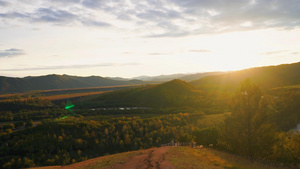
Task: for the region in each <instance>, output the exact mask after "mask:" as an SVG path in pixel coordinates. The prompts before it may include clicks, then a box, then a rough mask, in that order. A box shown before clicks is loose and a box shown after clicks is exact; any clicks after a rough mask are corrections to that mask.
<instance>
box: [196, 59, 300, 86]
mask: <svg viewBox="0 0 300 169" xmlns="http://www.w3.org/2000/svg"><path fill="white" fill-rule="evenodd" d="M247 78H249V79H250V80H251V81H252V82H253V83H255V84H257V85H259V86H261V87H262V88H264V89H271V88H275V87H283V86H293V85H299V84H300V62H298V63H292V64H282V65H277V66H265V67H256V68H250V69H244V70H240V71H234V72H229V73H224V74H219V75H213V76H206V77H203V78H201V79H198V80H195V81H192V82H191V84H193V85H195V86H198V87H200V88H202V89H213V88H214V89H224V90H235V89H236V88H237V87H238V86H239V84H240V82H241V81H243V80H245V79H247Z"/></svg>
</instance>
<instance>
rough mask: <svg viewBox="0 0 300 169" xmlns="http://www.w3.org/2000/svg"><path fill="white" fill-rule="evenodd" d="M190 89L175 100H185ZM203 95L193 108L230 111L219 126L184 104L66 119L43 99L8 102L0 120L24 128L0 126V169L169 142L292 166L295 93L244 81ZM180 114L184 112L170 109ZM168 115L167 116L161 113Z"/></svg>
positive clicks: (297, 138)
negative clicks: (273, 92) (230, 88)
mask: <svg viewBox="0 0 300 169" xmlns="http://www.w3.org/2000/svg"><path fill="white" fill-rule="evenodd" d="M175 82H176V84H181V82H180V83H178V82H177V81H175ZM168 85H169V84H168ZM172 86H174V84H172ZM168 87H169V86H168ZM157 89H160V90H165V88H156V90H157ZM137 90H141V89H137ZM130 91H135V90H130ZM189 91H190V90H187V91H186V92H183V93H184V94H182V95H181V96H182V97H184V95H185V94H186V93H188V92H189ZM130 93H131V92H130ZM116 94H117V95H118V94H119V93H118V92H116ZM110 96H112V95H110ZM202 97H203V98H206V99H203V98H201V100H203V103H202V105H206V106H205V107H201V108H199V109H200V110H203V111H204V112H205V113H206V114H215V113H224V112H227V111H230V112H231V113H228V115H227V117H226V118H225V120H224V122H223V123H221V124H210V125H203V121H202V122H201V123H199V120H201V119H202V118H203V117H204V114H203V113H199V114H196V113H193V110H195V108H194V107H189V106H187V105H186V106H185V107H179V108H178V107H177V108H176V109H174V108H171V107H164V108H159V107H158V108H155V109H145V110H124V111H118V112H117V113H121V112H122V113H124V114H125V113H126V114H127V113H129V114H130V112H131V111H132V112H135V111H138V112H143V113H142V114H140V116H142V115H145V114H147V113H151V112H152V113H153V111H157V112H156V113H161V116H158V117H152V118H147V119H142V118H140V117H127V118H125V117H121V118H112V116H102V115H101V114H103V113H104V114H105V112H106V113H108V114H106V115H109V114H115V112H114V111H116V110H111V112H110V111H108V110H101V111H93V110H88V109H86V110H81V111H77V112H75V114H74V116H68V112H67V110H64V109H63V108H60V107H57V106H49V105H51V104H50V103H49V102H47V101H38V100H36V101H34V100H32V101H30V102H27V103H23V102H16V103H12V104H11V105H12V106H13V105H17V106H16V107H19V109H16V110H15V111H12V112H11V114H10V113H8V114H7V113H1V116H2V115H3V119H4V118H6V119H9V118H10V119H11V118H12V120H16V119H18V120H19V119H20V121H21V122H22V125H23V126H24V125H25V126H24V128H25V129H24V130H16V131H14V132H12V129H14V128H17V126H18V127H23V126H22V125H21V124H17V123H14V124H11V125H10V124H8V125H6V126H5V130H4V129H3V127H4V126H3V127H2V133H1V136H0V140H1V147H0V164H2V165H1V166H0V167H2V168H24V167H32V166H47V165H67V164H71V163H75V162H79V161H83V160H86V159H89V158H93V157H98V156H102V155H106V154H113V153H119V152H124V151H131V150H138V149H146V148H150V147H155V146H159V145H161V144H165V143H169V142H170V141H171V140H173V139H176V140H177V141H179V142H191V141H195V142H197V144H199V145H200V144H201V145H209V144H213V145H214V147H215V148H217V149H219V150H223V151H227V152H231V153H234V154H238V155H241V156H243V157H247V158H249V160H251V161H254V160H263V161H266V162H271V163H275V164H278V163H282V164H284V165H286V166H290V167H295V168H296V167H299V165H300V157H299V154H300V133H299V132H296V131H292V130H291V129H293V128H295V127H296V125H297V124H298V123H299V121H300V105H299V104H298V103H299V100H300V94H299V93H282V94H276V95H267V94H265V93H264V92H263V91H262V90H261V89H260V87H259V86H256V85H255V84H253V83H251V81H249V80H246V81H244V82H243V83H242V84H241V86H240V88H239V89H238V90H237V91H236V93H235V94H228V93H226V92H216V91H206V92H204V93H202ZM112 98H115V96H114V97H112ZM168 100H172V99H171V98H169V99H168ZM183 100H185V101H187V100H189V99H187V100H186V99H183ZM191 104H192V105H194V103H191ZM20 105H23V107H22V106H20ZM33 105H34V106H33ZM30 106H32V107H30ZM24 107H26V109H24ZM23 110H26V111H23ZM180 110H182V112H184V110H189V111H190V112H191V113H184V114H183V113H178V112H176V111H180ZM160 111H162V112H160ZM26 112H27V113H28V114H27V116H26ZM138 112H135V113H138ZM172 112H173V113H174V114H168V113H172ZM175 112H176V113H175ZM24 113H25V114H24ZM76 113H77V114H76ZM11 115H12V116H11ZM88 116H89V117H88ZM35 118H36V119H39V120H42V124H40V125H37V126H36V127H31V126H32V119H35ZM26 119H27V120H26ZM51 119H52V120H51ZM88 119H89V120H88ZM90 119H93V120H90ZM24 120H25V121H24ZM6 121H7V120H6ZM8 121H9V120H8ZM207 123H211V122H208V121H207Z"/></svg>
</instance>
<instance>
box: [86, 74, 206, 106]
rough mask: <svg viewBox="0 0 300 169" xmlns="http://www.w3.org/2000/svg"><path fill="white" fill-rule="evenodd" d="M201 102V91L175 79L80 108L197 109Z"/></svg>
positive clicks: (91, 101)
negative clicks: (182, 107) (141, 107)
mask: <svg viewBox="0 0 300 169" xmlns="http://www.w3.org/2000/svg"><path fill="white" fill-rule="evenodd" d="M202 101H203V95H202V94H201V91H199V90H198V89H197V88H196V87H195V86H193V85H191V84H189V83H187V82H184V81H181V80H178V79H177V80H172V81H169V82H166V83H163V84H159V85H146V86H142V87H136V88H132V89H125V90H120V91H114V92H111V93H107V94H103V95H100V96H98V97H96V98H93V99H89V100H86V101H85V102H84V103H82V105H81V106H82V107H101V106H104V107H113V106H144V107H178V106H179V107H180V106H192V107H196V106H198V107H199V106H201V105H202V104H203V102H202Z"/></svg>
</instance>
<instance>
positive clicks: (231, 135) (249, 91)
mask: <svg viewBox="0 0 300 169" xmlns="http://www.w3.org/2000/svg"><path fill="white" fill-rule="evenodd" d="M230 105H231V115H229V116H227V117H226V118H225V120H224V124H223V126H222V127H220V131H219V134H220V137H219V140H218V143H219V145H220V146H221V147H222V148H224V149H226V150H228V151H231V152H234V153H237V154H240V155H243V156H247V157H248V158H249V159H251V160H252V159H254V158H259V157H265V156H266V155H268V154H269V153H270V152H271V149H272V146H273V144H274V140H275V129H274V127H273V126H272V125H271V124H270V123H269V120H268V119H269V113H268V99H267V98H266V97H265V96H264V94H263V92H262V91H261V89H260V88H259V87H258V86H257V85H255V84H252V83H251V81H250V80H249V79H247V80H245V81H243V82H242V83H241V85H240V88H239V89H238V90H237V91H236V93H235V95H234V96H233V98H232V100H231V103H230Z"/></svg>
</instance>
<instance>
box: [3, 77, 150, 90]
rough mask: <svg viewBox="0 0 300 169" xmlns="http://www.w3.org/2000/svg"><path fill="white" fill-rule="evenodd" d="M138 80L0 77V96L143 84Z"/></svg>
mask: <svg viewBox="0 0 300 169" xmlns="http://www.w3.org/2000/svg"><path fill="white" fill-rule="evenodd" d="M144 83H145V82H143V81H140V80H128V81H123V80H122V81H120V80H112V79H108V78H103V77H100V76H89V77H80V76H69V75H56V74H52V75H46V76H36V77H31V76H28V77H24V78H12V77H4V76H0V94H6V93H20V92H26V91H31V90H52V89H70V88H85V87H103V86H116V85H132V84H144Z"/></svg>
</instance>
